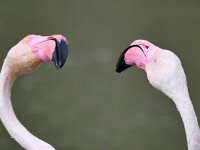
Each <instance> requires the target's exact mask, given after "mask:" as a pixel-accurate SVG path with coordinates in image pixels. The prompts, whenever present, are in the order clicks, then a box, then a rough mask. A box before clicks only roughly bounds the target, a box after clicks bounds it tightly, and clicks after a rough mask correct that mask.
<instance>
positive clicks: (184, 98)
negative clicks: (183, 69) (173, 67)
mask: <svg viewBox="0 0 200 150" xmlns="http://www.w3.org/2000/svg"><path fill="white" fill-rule="evenodd" d="M169 97H170V98H171V99H172V100H173V101H174V103H175V104H176V107H177V109H178V111H179V112H180V115H181V118H182V121H183V124H184V128H185V132H186V138H187V144H188V150H200V129H199V125H198V121H197V117H196V114H195V110H194V107H193V105H192V101H191V100H190V96H189V93H188V88H187V86H185V87H183V88H182V89H181V91H178V92H176V93H174V94H172V95H169Z"/></svg>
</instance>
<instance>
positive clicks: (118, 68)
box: [115, 45, 143, 73]
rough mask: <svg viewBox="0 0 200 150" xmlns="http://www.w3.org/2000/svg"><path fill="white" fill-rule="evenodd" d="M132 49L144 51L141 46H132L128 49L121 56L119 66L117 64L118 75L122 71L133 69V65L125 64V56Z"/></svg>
mask: <svg viewBox="0 0 200 150" xmlns="http://www.w3.org/2000/svg"><path fill="white" fill-rule="evenodd" d="M132 47H139V48H140V49H141V50H142V51H143V49H142V48H141V47H140V46H139V45H130V46H129V47H127V48H126V49H125V50H124V51H123V52H122V54H121V55H120V57H119V59H118V61H117V64H116V70H115V71H116V72H117V73H121V72H122V71H124V70H126V69H127V68H129V67H131V65H128V64H126V62H125V59H124V57H125V54H126V52H127V51H128V50H129V49H131V48H132Z"/></svg>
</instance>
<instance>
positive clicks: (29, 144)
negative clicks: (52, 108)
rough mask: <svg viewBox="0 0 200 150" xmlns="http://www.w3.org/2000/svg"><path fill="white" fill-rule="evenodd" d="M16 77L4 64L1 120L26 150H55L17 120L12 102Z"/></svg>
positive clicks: (2, 71)
mask: <svg viewBox="0 0 200 150" xmlns="http://www.w3.org/2000/svg"><path fill="white" fill-rule="evenodd" d="M15 78H16V76H15V75H14V74H13V73H12V71H11V70H9V67H7V65H6V63H4V65H3V67H2V70H1V73H0V119H1V121H2V123H3V125H4V126H5V128H6V130H7V131H8V133H9V134H10V136H11V137H12V138H14V139H15V140H16V141H17V142H18V143H19V144H20V145H21V146H22V147H23V148H24V149H27V150H39V149H41V150H55V149H54V148H53V147H52V146H51V145H49V144H48V143H46V142H44V141H42V140H40V139H39V138H37V137H35V136H34V135H32V134H31V133H30V132H29V131H28V130H27V129H26V128H25V127H24V126H23V125H22V124H21V123H20V122H19V120H18V119H17V117H16V115H15V113H14V110H13V107H12V102H11V89H12V85H13V83H14V80H15Z"/></svg>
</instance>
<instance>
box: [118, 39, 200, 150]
mask: <svg viewBox="0 0 200 150" xmlns="http://www.w3.org/2000/svg"><path fill="white" fill-rule="evenodd" d="M131 66H136V67H138V68H140V69H144V70H145V72H146V74H147V78H148V80H149V83H150V84H151V85H152V86H153V87H154V88H156V89H157V90H159V91H161V92H163V93H164V94H165V95H167V96H168V97H169V98H170V99H172V101H173V102H174V103H175V105H176V107H177V109H178V111H179V113H180V115H181V118H182V121H183V124H184V128H185V132H186V139H187V146H188V150H200V129H199V125H198V121H197V117H196V114H195V111H194V108H193V105H192V102H191V100H190V96H189V92H188V87H187V81H186V76H185V73H184V70H183V67H182V65H181V61H180V59H179V58H178V57H177V55H176V54H174V53H173V52H171V51H169V50H165V49H162V48H159V47H158V46H156V45H154V44H152V43H150V42H149V41H146V40H135V41H134V42H132V43H131V44H130V46H128V47H127V48H126V49H125V50H124V51H123V53H122V54H121V56H120V57H119V60H118V62H117V65H116V72H118V73H120V72H122V71H124V70H125V69H127V68H129V67H131Z"/></svg>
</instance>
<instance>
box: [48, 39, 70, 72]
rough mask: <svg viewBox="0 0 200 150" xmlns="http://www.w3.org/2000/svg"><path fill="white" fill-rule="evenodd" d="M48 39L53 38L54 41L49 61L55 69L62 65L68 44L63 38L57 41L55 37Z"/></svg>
mask: <svg viewBox="0 0 200 150" xmlns="http://www.w3.org/2000/svg"><path fill="white" fill-rule="evenodd" d="M50 40H53V41H55V43H56V47H55V50H54V52H53V54H52V59H51V61H52V62H53V63H54V65H55V67H56V68H57V69H60V68H62V67H63V65H64V64H65V61H66V59H67V56H68V45H67V43H66V42H65V41H64V40H61V41H58V40H57V39H56V38H51V39H50Z"/></svg>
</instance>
